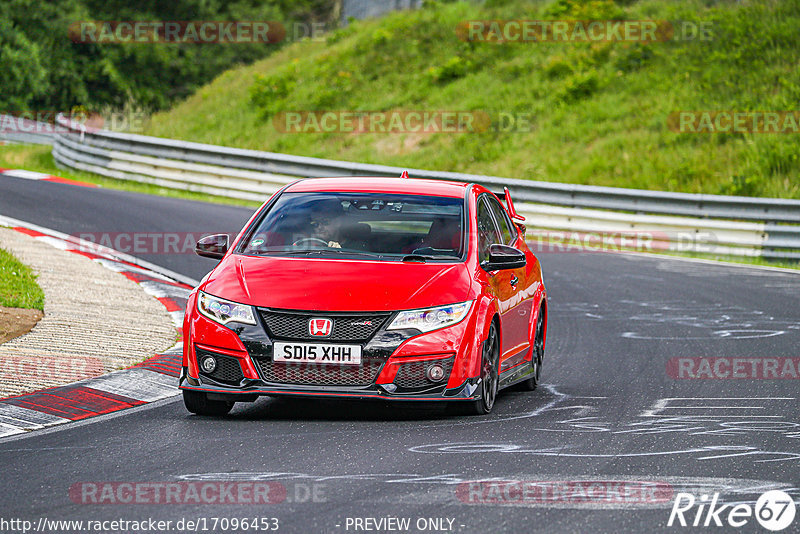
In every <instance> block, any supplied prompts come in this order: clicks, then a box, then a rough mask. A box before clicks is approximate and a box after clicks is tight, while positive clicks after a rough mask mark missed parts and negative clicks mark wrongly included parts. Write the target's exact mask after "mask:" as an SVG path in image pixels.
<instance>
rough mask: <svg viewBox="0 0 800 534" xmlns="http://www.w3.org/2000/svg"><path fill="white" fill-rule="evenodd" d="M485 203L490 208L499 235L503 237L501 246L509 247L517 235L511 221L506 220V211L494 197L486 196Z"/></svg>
mask: <svg viewBox="0 0 800 534" xmlns="http://www.w3.org/2000/svg"><path fill="white" fill-rule="evenodd" d="M486 201H487V202H488V203H489V208H491V210H492V213H493V214H494V218H495V220H496V221H497V224H498V225H499V226H500V235H502V236H503V244H506V245H510V244H511V243H512V242H513V241H514V239H515V238H516V237H517V233H516V232H515V231H514V229H513V228H514V227H513V226H512V225H511V220H510V219H509V218H508V214H507V213H506V210H505V209H504V208H503V206H501V205H500V203H499V202H497V200H496V199H495V198H494V197H491V196H488V195H487V196H486Z"/></svg>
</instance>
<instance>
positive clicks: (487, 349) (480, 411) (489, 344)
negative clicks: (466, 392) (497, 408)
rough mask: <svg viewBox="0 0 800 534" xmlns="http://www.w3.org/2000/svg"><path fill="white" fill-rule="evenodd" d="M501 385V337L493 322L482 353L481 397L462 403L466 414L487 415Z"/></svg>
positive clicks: (460, 406)
mask: <svg viewBox="0 0 800 534" xmlns="http://www.w3.org/2000/svg"><path fill="white" fill-rule="evenodd" d="M499 386H500V337H499V336H498V335H497V325H496V323H494V322H492V324H491V325H490V326H489V335H488V336H486V341H484V342H483V350H482V354H481V398H480V399H477V400H474V401H470V402H464V403H460V405H459V406H458V407H459V408H463V413H464V415H487V414H489V413H490V412H491V411H492V408H494V402H495V400H496V399H497V392H498V391H499V389H500V388H499Z"/></svg>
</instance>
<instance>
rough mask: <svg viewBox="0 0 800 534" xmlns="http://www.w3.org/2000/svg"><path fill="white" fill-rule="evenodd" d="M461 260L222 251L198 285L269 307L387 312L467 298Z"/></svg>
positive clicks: (465, 273)
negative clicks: (364, 258)
mask: <svg viewBox="0 0 800 534" xmlns="http://www.w3.org/2000/svg"><path fill="white" fill-rule="evenodd" d="M470 285H471V277H470V276H469V271H468V269H467V267H466V264H464V263H457V264H442V263H403V262H393V261H392V262H389V261H354V260H332V259H327V258H325V259H322V258H276V257H253V256H243V255H239V254H231V255H229V256H226V257H225V258H224V259H223V260H222V262H221V263H220V264H219V265H218V266H217V267H216V268H215V269H214V270H213V271H212V272H211V273H210V275H209V277H208V279H207V280H206V282H205V283H204V284H203V285H201V287H200V289H201V290H202V291H205V292H207V293H209V294H211V295H214V296H217V297H221V298H225V299H228V300H232V301H235V302H240V303H242V304H250V305H252V306H262V307H269V308H283V309H296V310H317V311H391V310H404V309H413V308H424V307H428V306H436V305H440V304H452V303H454V302H462V301H465V300H468V299H469V295H470Z"/></svg>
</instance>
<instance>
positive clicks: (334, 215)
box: [308, 199, 344, 248]
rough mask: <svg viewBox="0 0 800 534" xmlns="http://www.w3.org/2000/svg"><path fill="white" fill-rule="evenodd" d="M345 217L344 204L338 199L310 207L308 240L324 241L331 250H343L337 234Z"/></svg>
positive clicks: (326, 200) (327, 200) (323, 201)
mask: <svg viewBox="0 0 800 534" xmlns="http://www.w3.org/2000/svg"><path fill="white" fill-rule="evenodd" d="M343 216H344V209H343V208H342V203H341V202H340V201H338V200H336V199H325V200H320V201H317V202H314V203H313V204H312V205H311V206H310V213H309V222H308V224H309V227H310V231H309V234H308V239H314V240H320V241H324V242H325V243H326V244H327V246H328V247H329V248H342V245H341V243H339V241H338V239H339V238H338V235H337V234H338V233H339V232H338V230H339V226H340V223H341V218H342V217H343Z"/></svg>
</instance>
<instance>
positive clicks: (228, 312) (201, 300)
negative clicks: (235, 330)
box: [197, 291, 256, 324]
mask: <svg viewBox="0 0 800 534" xmlns="http://www.w3.org/2000/svg"><path fill="white" fill-rule="evenodd" d="M197 310H198V311H199V312H200V313H202V314H203V315H205V316H206V317H208V318H209V319H211V320H212V321H215V322H217V323H219V324H228V323H229V322H231V321H236V322H237V323H246V324H256V318H255V317H254V316H253V308H251V307H250V306H246V305H244V304H237V303H235V302H231V301H229V300H225V299H221V298H217V297H212V296H211V295H206V294H205V293H203V292H202V291H200V292H199V295H198V298H197Z"/></svg>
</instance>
